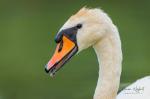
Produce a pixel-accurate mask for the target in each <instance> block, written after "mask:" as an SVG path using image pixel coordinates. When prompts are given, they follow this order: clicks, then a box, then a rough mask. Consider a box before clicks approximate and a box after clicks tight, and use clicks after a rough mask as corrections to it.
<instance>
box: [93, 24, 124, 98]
mask: <svg viewBox="0 0 150 99" xmlns="http://www.w3.org/2000/svg"><path fill="white" fill-rule="evenodd" d="M109 32H110V33H108V34H109V35H106V36H105V37H104V38H103V39H101V40H100V41H99V42H97V43H96V44H95V45H94V46H93V47H94V49H95V52H96V54H97V58H98V62H99V78H98V82H97V87H96V90H95V94H94V99H116V96H117V91H118V88H119V84H120V76H121V64H122V50H121V41H120V37H119V33H118V31H117V28H116V27H115V26H112V28H111V29H110V31H109Z"/></svg>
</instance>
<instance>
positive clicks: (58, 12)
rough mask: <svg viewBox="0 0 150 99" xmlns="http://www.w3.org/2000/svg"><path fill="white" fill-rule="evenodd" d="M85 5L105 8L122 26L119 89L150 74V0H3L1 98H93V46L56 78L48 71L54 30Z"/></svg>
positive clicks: (0, 4)
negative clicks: (46, 69)
mask: <svg viewBox="0 0 150 99" xmlns="http://www.w3.org/2000/svg"><path fill="white" fill-rule="evenodd" d="M85 5H87V6H88V7H93V8H94V7H100V8H102V9H103V10H104V11H105V12H107V13H108V14H109V16H110V17H111V18H112V20H113V22H114V23H115V24H116V25H117V26H118V28H119V31H120V36H121V39H122V47H123V54H124V61H123V71H122V77H121V86H120V89H121V88H123V87H125V86H126V85H128V84H130V83H132V82H133V81H135V80H136V79H138V78H141V77H144V76H146V75H150V13H149V12H150V0H0V99H92V97H93V94H94V90H95V86H96V82H97V77H98V63H97V59H96V55H95V52H94V51H93V49H92V48H89V49H87V50H85V51H83V52H81V53H80V54H79V55H76V56H75V57H73V58H72V60H71V61H70V62H69V63H68V64H66V65H65V66H64V68H63V69H61V70H60V71H59V72H58V73H57V75H56V77H55V78H53V79H52V78H50V77H49V75H47V74H46V73H45V71H44V65H45V64H46V63H47V62H48V60H49V59H50V57H51V56H52V53H53V52H54V49H55V42H54V36H55V34H56V33H57V31H58V30H59V28H60V27H61V26H62V25H63V24H64V22H65V21H66V20H67V19H68V18H69V17H70V16H71V15H72V14H74V13H75V12H77V11H78V10H79V9H80V8H81V7H83V6H85Z"/></svg>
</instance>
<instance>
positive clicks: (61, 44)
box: [58, 40, 63, 52]
mask: <svg viewBox="0 0 150 99" xmlns="http://www.w3.org/2000/svg"><path fill="white" fill-rule="evenodd" d="M62 48H63V40H61V42H60V45H59V49H58V52H60V51H61V50H62Z"/></svg>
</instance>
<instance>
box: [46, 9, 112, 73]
mask: <svg viewBox="0 0 150 99" xmlns="http://www.w3.org/2000/svg"><path fill="white" fill-rule="evenodd" d="M101 12H103V11H101V10H100V9H88V8H85V7H84V8H82V9H81V10H79V11H78V12H77V13H76V14H75V15H73V16H71V17H70V18H69V19H68V20H67V22H66V23H65V24H64V25H63V26H62V28H61V29H60V30H59V32H58V33H57V34H56V37H55V41H56V43H57V47H56V50H55V53H54V55H53V56H52V58H51V59H50V61H49V62H48V63H47V65H46V66H45V70H46V72H47V73H50V75H51V76H54V74H55V73H56V71H58V70H59V69H60V68H61V67H62V66H63V65H64V64H65V63H66V62H67V61H68V60H69V59H70V58H71V57H72V56H73V55H75V54H76V53H78V52H80V51H82V50H84V49H86V48H88V47H90V46H93V45H94V44H95V43H96V42H98V41H100V40H101V39H102V38H103V37H104V36H105V35H106V34H107V30H108V29H107V28H106V27H109V26H106V25H109V24H106V23H107V22H108V21H111V20H110V19H109V18H107V17H106V16H107V15H106V14H105V13H101Z"/></svg>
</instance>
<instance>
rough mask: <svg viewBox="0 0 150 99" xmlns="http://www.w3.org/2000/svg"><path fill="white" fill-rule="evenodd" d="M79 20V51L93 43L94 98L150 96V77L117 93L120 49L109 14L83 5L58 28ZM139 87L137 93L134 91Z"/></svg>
mask: <svg viewBox="0 0 150 99" xmlns="http://www.w3.org/2000/svg"><path fill="white" fill-rule="evenodd" d="M120 17H121V16H120ZM79 23H81V24H83V27H82V28H81V29H80V30H79V31H78V33H77V44H78V47H79V52H80V51H82V50H83V49H86V48H88V47H91V46H93V48H94V50H95V52H96V55H97V58H98V61H99V68H100V71H99V79H98V82H97V86H96V90H95V94H94V99H116V97H117V99H150V77H145V78H143V79H140V80H138V81H136V82H135V83H133V84H131V85H130V86H129V87H127V88H125V89H124V90H123V91H121V93H119V95H118V96H117V92H118V88H119V84H120V75H121V67H122V49H121V41H120V36H119V32H118V29H117V27H116V26H115V25H114V24H113V22H112V21H111V19H110V18H109V16H108V15H107V14H106V13H105V12H103V11H102V10H101V9H97V8H96V9H88V8H82V9H81V10H80V11H79V12H78V13H77V14H75V15H73V16H71V18H69V20H68V21H67V22H66V23H65V24H64V25H63V27H62V28H61V29H66V28H70V27H72V26H75V25H76V24H79ZM61 29H60V30H61ZM136 88H137V89H136ZM138 89H139V91H140V93H138V92H134V91H137V90H138Z"/></svg>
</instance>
